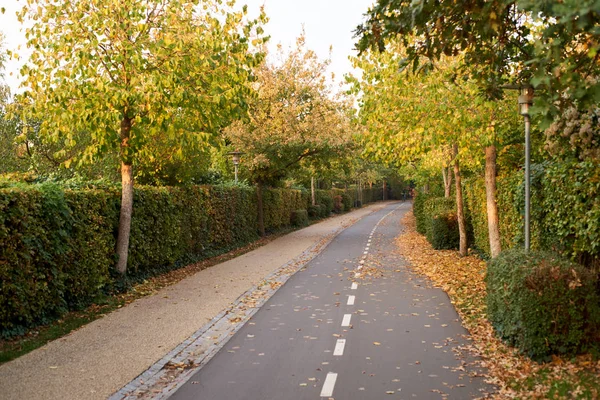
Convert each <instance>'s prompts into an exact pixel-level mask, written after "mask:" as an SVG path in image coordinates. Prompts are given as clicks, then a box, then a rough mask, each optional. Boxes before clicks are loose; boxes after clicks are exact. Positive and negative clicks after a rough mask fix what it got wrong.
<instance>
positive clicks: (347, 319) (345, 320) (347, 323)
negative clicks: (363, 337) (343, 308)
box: [342, 314, 352, 326]
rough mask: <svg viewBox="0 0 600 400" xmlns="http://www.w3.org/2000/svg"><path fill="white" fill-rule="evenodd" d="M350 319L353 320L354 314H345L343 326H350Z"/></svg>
mask: <svg viewBox="0 0 600 400" xmlns="http://www.w3.org/2000/svg"><path fill="white" fill-rule="evenodd" d="M350 318H352V314H344V318H343V319H342V326H350Z"/></svg>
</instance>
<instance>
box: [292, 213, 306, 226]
mask: <svg viewBox="0 0 600 400" xmlns="http://www.w3.org/2000/svg"><path fill="white" fill-rule="evenodd" d="M292 225H293V226H297V227H302V226H307V225H308V212H307V211H306V210H295V211H292Z"/></svg>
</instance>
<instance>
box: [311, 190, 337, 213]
mask: <svg viewBox="0 0 600 400" xmlns="http://www.w3.org/2000/svg"><path fill="white" fill-rule="evenodd" d="M315 197H316V200H317V204H320V205H321V217H329V214H331V212H332V211H333V198H332V197H331V192H329V191H328V190H317V191H316V193H315Z"/></svg>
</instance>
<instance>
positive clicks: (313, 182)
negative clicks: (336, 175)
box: [310, 176, 317, 206]
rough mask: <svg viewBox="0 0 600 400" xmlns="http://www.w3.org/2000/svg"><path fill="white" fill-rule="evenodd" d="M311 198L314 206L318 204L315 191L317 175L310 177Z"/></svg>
mask: <svg viewBox="0 0 600 400" xmlns="http://www.w3.org/2000/svg"><path fill="white" fill-rule="evenodd" d="M310 198H311V202H312V205H313V206H316V205H317V198H316V193H315V177H314V176H311V177H310Z"/></svg>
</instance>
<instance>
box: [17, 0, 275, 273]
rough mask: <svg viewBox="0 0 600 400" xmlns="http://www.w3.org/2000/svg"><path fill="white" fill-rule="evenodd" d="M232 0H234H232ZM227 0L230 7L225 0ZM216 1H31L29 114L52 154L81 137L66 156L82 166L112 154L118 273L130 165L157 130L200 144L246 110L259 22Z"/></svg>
mask: <svg viewBox="0 0 600 400" xmlns="http://www.w3.org/2000/svg"><path fill="white" fill-rule="evenodd" d="M231 3H233V2H231ZM227 4H230V3H229V2H228V3H227ZM245 11H246V10H245V8H244V9H243V10H242V11H240V12H233V11H231V10H230V9H229V8H226V7H223V6H222V1H220V0H207V1H199V0H124V1H123V0H119V1H116V0H91V1H75V2H56V1H53V0H31V1H29V2H28V5H27V6H25V7H24V8H23V11H22V12H21V14H20V18H21V19H24V18H25V17H26V16H29V17H30V18H31V19H32V20H33V26H32V27H31V28H29V29H27V38H28V46H29V47H30V48H32V49H33V50H34V52H33V54H32V56H31V59H30V60H29V63H28V64H27V65H26V66H25V67H24V68H23V69H22V73H23V75H24V77H25V87H26V91H25V92H24V93H23V103H25V104H26V105H27V107H26V108H25V112H24V118H25V119H26V120H31V119H37V120H39V121H41V125H40V130H39V134H40V135H41V136H42V137H43V138H44V139H48V140H52V141H54V142H57V143H60V145H61V147H62V148H61V150H60V151H59V152H58V156H61V155H64V154H66V153H67V152H68V151H69V149H71V148H73V147H74V146H76V145H77V141H78V140H79V139H81V138H85V140H86V146H85V148H84V150H83V151H82V152H80V154H78V155H77V156H76V157H74V158H72V159H69V160H68V161H67V167H68V166H69V164H70V163H71V162H74V161H75V162H78V163H80V164H81V163H89V162H92V161H93V160H94V159H95V158H97V157H98V156H99V155H101V154H104V153H107V152H111V151H115V150H116V151H118V157H119V162H120V172H121V182H122V200H121V214H120V219H119V230H118V238H117V248H116V252H117V255H118V262H117V270H118V271H119V272H121V273H125V272H126V268H127V253H128V245H129V232H130V224H131V216H132V208H133V185H134V172H133V167H134V164H135V163H136V161H137V160H139V159H140V158H143V157H144V155H145V154H146V153H147V152H148V149H149V144H151V143H152V142H153V141H154V140H155V138H156V137H157V136H162V135H167V136H168V137H169V138H171V139H172V140H173V141H174V142H176V143H177V147H174V148H173V149H172V151H173V152H181V151H182V148H185V147H189V148H198V149H200V148H201V147H202V145H203V144H204V143H206V142H207V141H208V140H209V139H210V138H211V137H214V136H215V135H217V134H218V132H219V131H220V130H221V128H223V127H224V126H226V125H228V124H229V123H230V121H231V120H232V119H234V118H238V117H240V116H241V115H243V112H244V110H245V108H246V102H247V98H248V96H249V95H250V94H251V90H250V88H249V86H248V85H247V82H248V81H249V80H250V79H251V75H252V73H251V69H252V67H254V66H256V65H257V64H258V63H259V62H260V61H261V59H262V54H261V53H260V52H257V51H251V49H250V46H251V43H250V42H251V39H252V37H253V36H254V38H255V39H254V40H255V41H258V42H255V44H257V45H259V44H261V43H262V41H263V39H262V38H260V35H261V34H262V29H261V24H262V23H263V22H264V15H261V16H260V17H259V19H258V20H253V21H248V20H247V19H246V17H245Z"/></svg>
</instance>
